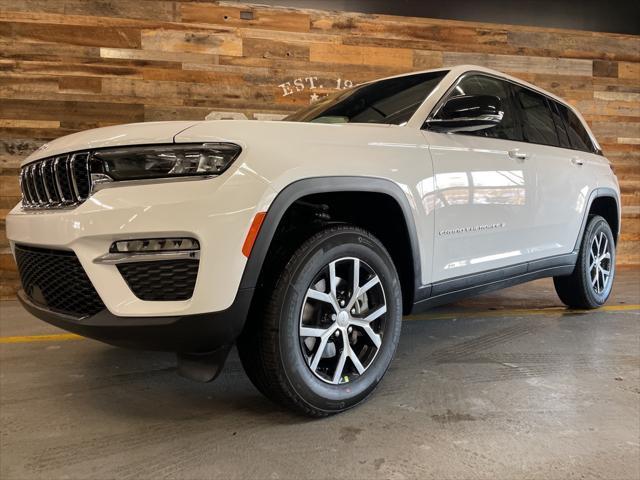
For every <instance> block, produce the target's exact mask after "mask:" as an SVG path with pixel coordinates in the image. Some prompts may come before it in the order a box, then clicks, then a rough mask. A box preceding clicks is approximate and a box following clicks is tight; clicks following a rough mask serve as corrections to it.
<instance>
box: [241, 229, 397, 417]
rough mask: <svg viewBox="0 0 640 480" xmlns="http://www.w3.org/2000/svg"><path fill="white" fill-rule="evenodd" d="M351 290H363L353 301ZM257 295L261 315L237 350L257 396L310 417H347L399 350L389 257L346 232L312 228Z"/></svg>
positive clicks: (365, 236) (359, 233) (357, 233)
mask: <svg viewBox="0 0 640 480" xmlns="http://www.w3.org/2000/svg"><path fill="white" fill-rule="evenodd" d="M355 271H357V272H358V277H359V278H360V281H357V280H354V277H355V274H354V272H355ZM332 273H333V275H332ZM332 278H333V281H332V280H331V279H332ZM376 278H377V279H378V280H377V281H376ZM332 285H335V288H332ZM356 285H357V286H358V290H357V291H359V292H361V293H362V292H363V291H364V290H365V289H366V291H365V292H363V293H362V294H361V295H356V296H355V297H356V298H357V300H354V298H353V297H354V296H353V295H351V292H352V291H356V287H355V286H356ZM334 292H335V294H334ZM259 293H260V294H261V298H260V299H259V300H258V302H261V303H260V304H259V305H261V306H262V308H258V309H257V310H254V313H253V316H252V318H250V319H249V322H248V325H247V327H246V328H245V331H244V332H243V334H242V335H241V337H240V339H239V340H238V351H239V354H240V359H241V361H242V364H243V366H244V368H245V371H246V372H247V375H248V377H249V378H250V380H251V381H252V382H253V384H254V385H255V386H256V388H258V390H260V392H262V393H263V394H264V395H265V396H267V397H268V398H270V399H271V400H273V401H275V402H276V403H279V404H281V405H283V406H286V407H288V408H291V409H293V410H295V411H297V412H299V413H302V414H305V415H308V416H312V417H323V416H327V415H331V414H335V413H339V412H342V411H344V410H347V409H349V408H351V407H353V406H355V405H357V404H358V403H360V402H362V401H363V400H364V399H366V398H367V397H368V396H369V394H371V392H373V390H374V389H375V388H376V386H377V385H378V383H379V382H380V380H381V379H382V377H383V376H384V374H385V372H386V371H387V368H388V367H389V364H390V363H391V360H392V359H393V356H394V354H395V350H396V347H397V345H398V340H399V338H400V328H401V322H402V294H401V288H400V281H399V279H398V274H397V272H396V269H395V266H394V264H393V261H392V259H391V257H390V256H389V253H388V252H387V251H386V249H385V248H384V246H383V245H382V243H380V241H379V240H377V239H376V238H375V237H374V236H373V235H371V233H369V232H367V231H365V230H362V229H360V228H357V227H353V226H348V225H339V226H331V227H327V228H325V229H323V230H321V231H320V232H318V233H316V234H314V235H313V236H311V237H310V238H309V239H308V240H306V241H304V242H303V243H302V245H300V247H299V248H298V249H297V250H295V252H294V253H293V254H292V255H290V258H289V259H288V261H286V265H285V266H284V268H281V269H280V271H278V272H274V274H273V275H272V278H271V279H270V280H266V281H265V282H264V284H263V286H262V287H261V291H260V292H259ZM340 302H344V305H343V306H341V305H340ZM354 302H355V303H354ZM352 304H353V306H351V305H352ZM347 309H349V310H347ZM260 310H261V311H262V312H263V313H262V318H258V316H257V313H258V311H260ZM369 320H370V321H369ZM336 331H337V332H339V333H337V334H336V333H335V332H336ZM347 342H348V343H347ZM338 371H339V372H338Z"/></svg>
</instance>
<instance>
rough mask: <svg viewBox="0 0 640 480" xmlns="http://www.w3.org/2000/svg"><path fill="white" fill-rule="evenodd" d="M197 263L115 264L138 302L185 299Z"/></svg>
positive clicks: (195, 272)
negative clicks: (139, 300)
mask: <svg viewBox="0 0 640 480" xmlns="http://www.w3.org/2000/svg"><path fill="white" fill-rule="evenodd" d="M198 264H199V261H198V260H162V261H155V262H132V263H121V264H119V265H118V270H119V271H120V274H121V275H122V277H123V278H124V280H125V281H126V282H127V285H129V288H130V289H131V291H132V292H133V293H134V295H135V296H136V297H138V298H139V299H141V300H148V301H153V300H164V301H168V300H188V299H189V298H191V296H192V295H193V289H194V287H195V286H196V277H197V276H198Z"/></svg>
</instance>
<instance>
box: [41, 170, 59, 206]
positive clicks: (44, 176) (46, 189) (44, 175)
mask: <svg viewBox="0 0 640 480" xmlns="http://www.w3.org/2000/svg"><path fill="white" fill-rule="evenodd" d="M48 161H49V160H43V161H42V162H40V177H41V178H42V185H43V186H44V194H45V195H46V196H47V205H53V204H54V203H56V202H55V200H54V199H53V195H51V192H50V191H49V186H48V185H47V183H48V182H47V171H46V168H47V162H48Z"/></svg>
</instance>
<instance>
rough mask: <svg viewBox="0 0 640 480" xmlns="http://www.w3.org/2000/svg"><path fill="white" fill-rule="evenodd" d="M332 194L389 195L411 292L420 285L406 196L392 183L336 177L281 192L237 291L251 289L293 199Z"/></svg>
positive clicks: (313, 180)
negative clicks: (401, 227) (401, 225)
mask: <svg viewBox="0 0 640 480" xmlns="http://www.w3.org/2000/svg"><path fill="white" fill-rule="evenodd" d="M336 192H368V193H370V192H374V193H382V194H385V195H388V196H390V197H391V198H393V200H394V201H395V202H396V203H397V204H398V206H399V207H400V209H401V211H402V214H403V216H404V220H405V224H406V226H407V231H408V234H409V242H410V245H411V254H412V259H413V262H412V263H413V277H414V291H412V292H411V295H412V296H413V298H415V296H416V290H417V289H418V287H419V286H420V285H421V283H422V269H421V263H420V244H419V241H418V233H417V230H416V225H415V218H414V216H413V213H412V209H411V205H410V203H409V199H408V198H407V195H406V194H405V193H404V192H403V190H402V189H401V188H400V186H398V185H397V184H396V183H395V182H393V181H391V180H388V179H384V178H376V177H358V176H336V177H312V178H306V179H302V180H297V181H295V182H293V183H291V184H289V185H288V186H287V187H285V188H284V189H282V190H281V191H280V193H278V195H277V196H276V198H275V199H274V201H273V202H272V203H271V205H270V206H269V209H268V210H267V215H266V217H265V219H264V221H263V223H262V226H261V227H260V231H259V233H258V236H257V238H256V241H255V243H254V245H253V249H252V250H251V254H250V255H249V259H248V260H247V264H246V266H245V270H244V273H243V275H242V279H241V281H240V288H241V289H245V288H255V287H256V286H257V283H258V278H259V276H260V272H261V270H262V266H263V264H264V261H265V258H266V256H267V252H268V250H269V247H270V245H271V241H272V240H273V237H274V235H275V232H276V229H277V228H278V225H279V224H280V221H281V220H282V217H283V216H284V214H285V212H286V211H287V209H288V208H289V207H290V206H291V205H292V204H293V203H294V202H296V201H297V200H299V199H301V198H302V197H305V196H307V195H313V194H317V193H336Z"/></svg>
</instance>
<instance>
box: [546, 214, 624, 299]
mask: <svg viewBox="0 0 640 480" xmlns="http://www.w3.org/2000/svg"><path fill="white" fill-rule="evenodd" d="M596 250H598V251H599V252H600V253H599V254H598V255H596V254H595V252H596ZM598 259H600V260H598ZM594 260H595V263H594ZM615 265H616V245H615V242H614V240H613V234H612V233H611V227H609V224H608V223H607V221H606V220H605V219H604V218H602V217H601V216H599V215H592V216H590V217H589V220H588V223H587V228H586V229H585V231H584V236H583V237H582V244H581V245H580V251H579V253H578V261H577V262H576V268H575V270H574V271H573V273H572V274H571V275H568V276H562V277H554V278H553V284H554V286H555V288H556V292H557V293H558V296H559V297H560V300H561V301H562V303H564V304H565V305H567V306H569V307H571V308H581V309H592V308H598V307H601V306H602V305H604V304H605V302H606V301H607V299H608V298H609V295H610V294H611V287H612V286H613V280H614V277H615ZM605 272H609V274H608V276H605Z"/></svg>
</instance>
